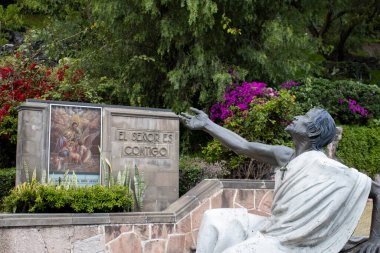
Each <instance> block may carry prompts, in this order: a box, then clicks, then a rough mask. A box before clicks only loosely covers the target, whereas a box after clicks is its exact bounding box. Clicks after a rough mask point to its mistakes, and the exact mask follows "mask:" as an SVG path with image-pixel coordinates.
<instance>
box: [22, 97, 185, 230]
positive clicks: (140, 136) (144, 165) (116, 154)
mask: <svg viewBox="0 0 380 253" xmlns="http://www.w3.org/2000/svg"><path fill="white" fill-rule="evenodd" d="M50 104H60V105H70V106H92V107H102V109H103V110H102V133H101V136H102V142H101V143H102V145H101V150H102V153H103V155H104V157H106V158H107V159H108V160H109V161H110V162H111V164H112V173H113V176H114V178H116V177H117V175H118V173H119V171H120V172H122V171H124V170H125V169H126V168H127V169H129V170H130V175H131V177H133V175H134V171H135V170H134V168H135V166H137V168H138V169H139V171H140V172H141V173H142V174H143V177H144V180H145V185H146V189H145V196H144V208H143V210H144V211H162V210H164V209H165V208H166V207H168V206H169V205H170V204H171V203H173V202H174V201H175V200H177V199H178V181H179V180H178V177H179V172H178V163H179V121H178V117H177V115H176V114H175V113H173V112H172V111H170V110H164V109H149V108H137V107H126V106H109V105H99V104H85V103H70V102H67V103H66V102H65V103H63V102H57V101H41V100H28V101H27V102H26V103H25V104H23V105H21V106H20V107H19V123H18V133H19V134H18V136H17V138H18V139H17V161H16V171H17V172H16V184H20V183H22V182H25V181H26V178H27V177H26V170H25V169H24V168H25V165H26V167H28V168H29V179H30V177H31V175H32V172H33V169H36V171H37V178H38V179H40V178H41V176H42V174H43V173H44V171H47V170H48V166H49V165H48V160H49V127H50V122H49V121H50V111H49V110H50ZM74 219H75V218H74ZM83 221H84V219H83V218H82V219H79V220H78V222H79V223H81V222H83ZM89 222H90V223H91V220H89ZM81 224H83V223H81Z"/></svg>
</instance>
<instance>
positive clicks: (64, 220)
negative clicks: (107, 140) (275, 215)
mask: <svg viewBox="0 0 380 253" xmlns="http://www.w3.org/2000/svg"><path fill="white" fill-rule="evenodd" d="M273 187H274V182H273V181H259V180H218V179H209V180H203V181H202V182H201V183H199V184H198V185H197V186H196V187H194V188H193V189H192V190H190V191H189V192H187V193H186V194H185V195H183V196H182V197H181V198H180V199H178V200H177V201H175V202H174V203H172V204H171V205H170V206H169V207H168V208H167V209H165V210H164V211H162V212H138V213H137V212H135V213H90V214H88V213H85V214H83V213H81V214H76V213H54V214H51V213H41V214H0V228H12V227H31V226H55V225H96V224H149V223H176V222H177V221H179V220H181V219H182V218H183V217H184V216H185V215H187V214H189V213H190V212H191V211H192V210H194V209H195V208H197V207H198V206H200V205H201V204H202V203H203V202H205V201H206V200H207V199H208V198H209V197H211V196H213V195H217V194H219V193H221V192H222V191H223V189H229V188H234V189H273Z"/></svg>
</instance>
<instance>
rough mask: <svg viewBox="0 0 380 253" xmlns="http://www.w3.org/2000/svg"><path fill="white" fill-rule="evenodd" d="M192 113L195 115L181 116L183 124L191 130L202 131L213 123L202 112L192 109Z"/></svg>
mask: <svg viewBox="0 0 380 253" xmlns="http://www.w3.org/2000/svg"><path fill="white" fill-rule="evenodd" d="M190 111H192V112H194V113H195V115H194V116H192V115H189V114H187V113H184V112H181V114H180V115H179V118H180V120H181V122H182V123H183V124H184V125H185V126H186V127H187V128H189V129H192V130H201V129H203V128H204V127H205V126H206V125H207V124H208V123H209V122H210V121H211V120H210V119H209V118H208V116H207V114H206V113H204V112H203V111H201V110H198V109H196V108H193V107H190Z"/></svg>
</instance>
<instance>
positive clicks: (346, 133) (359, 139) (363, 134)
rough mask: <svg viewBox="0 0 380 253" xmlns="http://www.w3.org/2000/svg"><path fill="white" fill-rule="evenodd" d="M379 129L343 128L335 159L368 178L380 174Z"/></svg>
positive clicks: (376, 127) (377, 127)
mask: <svg viewBox="0 0 380 253" xmlns="http://www.w3.org/2000/svg"><path fill="white" fill-rule="evenodd" d="M379 154H380V127H379V126H375V127H363V126H343V136H342V140H341V141H340V142H339V146H338V149H337V157H338V158H339V159H340V160H341V161H342V162H343V163H344V164H346V165H347V166H349V167H354V168H356V169H358V170H360V171H362V172H364V173H366V174H367V175H369V176H374V174H376V173H380V167H379V165H380V155H379Z"/></svg>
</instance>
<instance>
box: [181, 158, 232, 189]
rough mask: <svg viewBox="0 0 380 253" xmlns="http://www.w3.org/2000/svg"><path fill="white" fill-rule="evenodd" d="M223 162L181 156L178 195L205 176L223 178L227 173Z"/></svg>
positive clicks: (205, 177)
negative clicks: (210, 161) (209, 161)
mask: <svg viewBox="0 0 380 253" xmlns="http://www.w3.org/2000/svg"><path fill="white" fill-rule="evenodd" d="M228 174H229V172H228V171H227V169H226V167H225V164H224V163H223V162H216V163H208V162H206V161H204V160H202V159H201V158H199V157H189V156H181V157H180V160H179V195H180V196H182V195H183V194H185V193H186V192H188V191H189V190H190V189H191V188H193V187H194V186H195V185H197V184H198V183H199V182H201V181H202V180H203V179H207V178H223V177H224V176H226V175H228Z"/></svg>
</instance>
